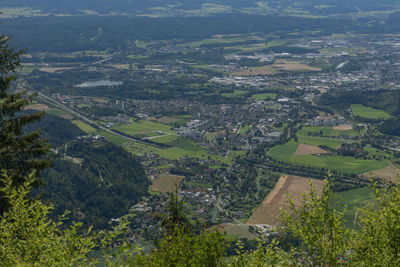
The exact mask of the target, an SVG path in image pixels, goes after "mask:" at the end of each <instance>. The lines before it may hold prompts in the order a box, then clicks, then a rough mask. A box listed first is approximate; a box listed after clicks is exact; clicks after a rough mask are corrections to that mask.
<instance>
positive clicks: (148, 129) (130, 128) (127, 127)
mask: <svg viewBox="0 0 400 267" xmlns="http://www.w3.org/2000/svg"><path fill="white" fill-rule="evenodd" d="M112 129H114V130H117V131H119V132H122V133H124V134H126V135H131V136H138V137H151V136H159V135H161V134H160V133H159V132H167V133H173V131H171V126H168V125H165V124H161V123H156V122H152V121H147V120H137V121H134V122H132V124H121V125H118V126H114V127H112Z"/></svg>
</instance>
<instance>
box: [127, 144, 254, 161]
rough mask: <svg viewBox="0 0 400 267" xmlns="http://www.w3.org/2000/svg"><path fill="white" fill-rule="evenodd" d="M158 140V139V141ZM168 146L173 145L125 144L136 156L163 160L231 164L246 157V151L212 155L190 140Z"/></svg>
mask: <svg viewBox="0 0 400 267" xmlns="http://www.w3.org/2000/svg"><path fill="white" fill-rule="evenodd" d="M156 140H157V139H156ZM167 144H169V145H171V146H172V147H170V148H159V147H155V146H152V145H147V144H142V143H138V142H125V143H124V144H123V147H124V148H125V149H126V150H127V151H129V152H131V153H133V154H135V155H143V154H145V153H148V154H156V155H159V156H160V157H162V158H165V159H170V160H175V159H179V158H183V157H193V158H208V157H210V158H212V159H215V160H218V161H220V162H223V163H231V162H232V160H234V159H235V157H236V156H237V155H244V154H245V153H246V151H240V150H237V151H233V152H231V153H229V155H228V157H222V156H215V155H210V154H208V153H207V151H206V150H205V149H204V148H203V147H200V146H198V145H196V144H195V143H193V142H192V141H190V140H187V139H177V140H174V141H172V142H168V143H167Z"/></svg>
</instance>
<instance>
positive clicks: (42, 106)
mask: <svg viewBox="0 0 400 267" xmlns="http://www.w3.org/2000/svg"><path fill="white" fill-rule="evenodd" d="M24 109H25V110H29V109H32V110H37V111H49V110H51V108H49V106H47V105H45V104H31V105H28V106H26V107H25V108H24Z"/></svg>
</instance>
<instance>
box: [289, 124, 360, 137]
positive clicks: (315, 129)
mask: <svg viewBox="0 0 400 267" xmlns="http://www.w3.org/2000/svg"><path fill="white" fill-rule="evenodd" d="M339 127H340V126H335V127H330V126H305V127H303V128H302V129H301V130H300V131H298V132H297V135H299V136H313V135H322V136H335V137H336V136H357V132H356V131H354V130H353V129H352V128H351V126H347V127H345V126H341V127H340V128H339ZM349 128H350V129H349ZM342 129H344V130H342Z"/></svg>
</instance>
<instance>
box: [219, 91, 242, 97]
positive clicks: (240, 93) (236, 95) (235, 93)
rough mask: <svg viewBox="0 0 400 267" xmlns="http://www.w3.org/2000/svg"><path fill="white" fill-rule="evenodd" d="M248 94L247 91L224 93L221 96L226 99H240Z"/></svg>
mask: <svg viewBox="0 0 400 267" xmlns="http://www.w3.org/2000/svg"><path fill="white" fill-rule="evenodd" d="M245 94H247V91H241V90H235V91H233V93H222V94H221V95H222V96H224V97H239V96H242V95H245Z"/></svg>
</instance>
